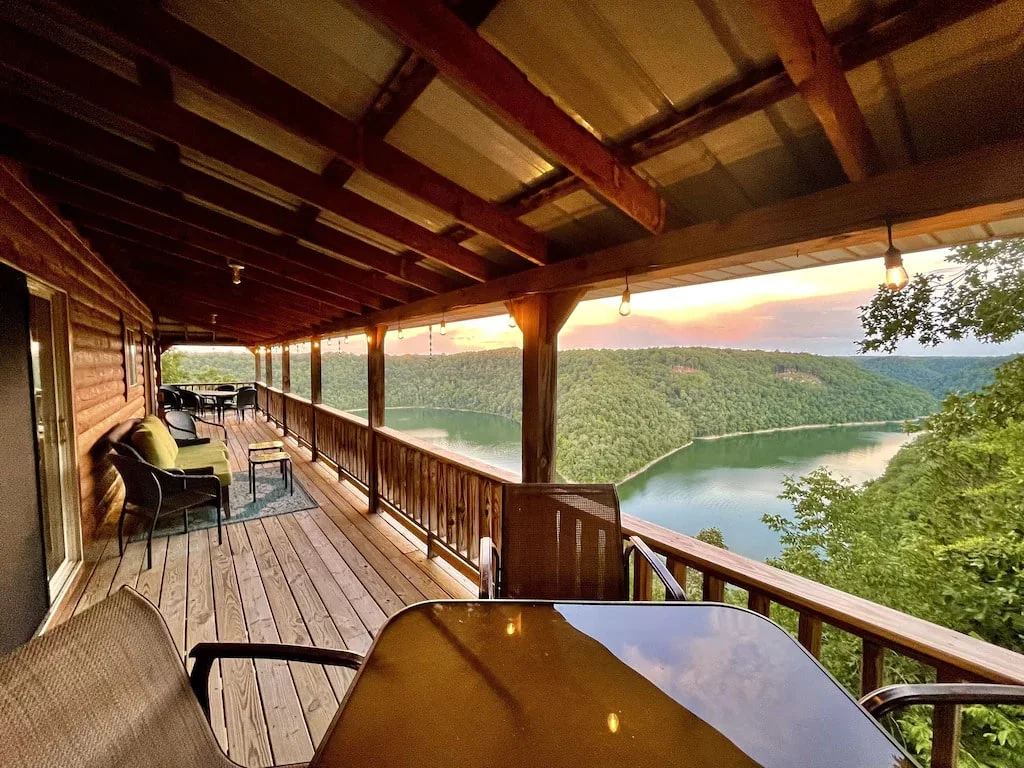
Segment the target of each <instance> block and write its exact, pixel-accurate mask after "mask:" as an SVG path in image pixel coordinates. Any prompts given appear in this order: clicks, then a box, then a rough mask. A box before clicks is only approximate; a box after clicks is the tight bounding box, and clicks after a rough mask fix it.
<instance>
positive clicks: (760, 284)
mask: <svg viewBox="0 0 1024 768" xmlns="http://www.w3.org/2000/svg"><path fill="white" fill-rule="evenodd" d="M945 254H946V250H945V249H942V250H936V251H927V252H924V253H918V254H910V255H907V256H905V257H904V264H905V266H906V268H907V271H908V272H909V273H910V275H911V276H913V275H914V274H916V273H918V272H932V271H935V270H939V269H944V268H948V266H949V265H948V264H947V263H946V261H945V258H944V257H945ZM882 269H883V267H882V261H881V259H870V260H866V261H860V262H851V263H849V264H836V265H832V266H827V267H816V268H814V269H803V270H796V271H792V272H784V273H776V274H770V275H759V276H757V277H747V278H741V279H737V280H728V281H724V282H719V283H708V284H704V285H694V286H687V287H682V288H671V289H668V290H662V291H651V292H648V293H635V294H633V297H632V314H631V315H630V316H629V317H625V318H624V317H620V316H619V314H618V306H619V299H618V298H608V299H595V300H593V301H585V302H582V303H581V304H580V305H579V307H577V309H576V311H575V312H574V313H573V315H572V317H570V318H569V320H568V322H567V323H566V324H565V327H564V328H563V329H562V332H561V334H560V335H559V339H558V344H559V347H560V348H561V349H580V348H629V347H655V346H658V347H660V346H709V347H736V348H741V349H766V350H783V351H792V352H813V353H816V354H823V355H852V354H856V351H857V348H856V345H855V342H856V341H857V340H859V339H860V338H861V337H862V334H861V326H860V312H859V309H858V308H859V307H861V306H863V305H864V304H866V303H867V302H868V301H869V300H870V298H871V296H872V294H873V293H874V291H875V288H876V287H877V285H878V283H879V282H880V280H881V278H882ZM437 330H438V329H437V327H436V326H435V327H434V333H433V351H434V353H435V354H438V353H450V352H466V351H471V350H479V349H497V348H501V347H509V346H521V345H522V336H521V334H520V333H519V331H518V329H515V328H509V327H508V322H507V317H506V316H501V317H492V318H486V319H481V320H469V321H464V322H461V323H449V324H448V334H447V336H444V337H442V336H440V335H439V334H438V332H437ZM404 336H405V338H404V339H401V340H400V339H398V338H397V333H395V332H392V333H389V334H388V338H387V352H388V354H394V355H400V354H425V353H426V352H427V348H428V338H427V329H425V328H422V329H405V330H404ZM353 342H356V339H355V337H353ZM356 343H358V342H356ZM363 346H365V343H364V344H363ZM348 347H351V350H350V349H349V348H348ZM348 347H346V348H344V351H356V349H357V348H356V347H355V346H353V344H349V345H348ZM1022 351H1024V339H1021V340H1015V341H1013V342H1010V343H1008V344H1001V345H993V344H981V343H978V342H975V341H963V342H957V343H949V344H944V345H942V346H940V347H937V348H932V347H928V348H925V347H921V346H920V345H917V344H914V343H906V344H903V345H902V346H901V348H900V352H901V353H902V354H910V355H913V354H918V355H920V354H944V355H995V354H1009V353H1016V352H1022Z"/></svg>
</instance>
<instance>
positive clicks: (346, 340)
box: [345, 336, 348, 344]
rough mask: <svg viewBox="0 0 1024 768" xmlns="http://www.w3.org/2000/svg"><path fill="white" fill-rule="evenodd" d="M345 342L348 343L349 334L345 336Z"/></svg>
mask: <svg viewBox="0 0 1024 768" xmlns="http://www.w3.org/2000/svg"><path fill="white" fill-rule="evenodd" d="M345 343H346V344H348V336H345Z"/></svg>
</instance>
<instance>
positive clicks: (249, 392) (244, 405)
mask: <svg viewBox="0 0 1024 768" xmlns="http://www.w3.org/2000/svg"><path fill="white" fill-rule="evenodd" d="M243 395H244V397H245V402H243ZM250 399H251V402H249V401H250ZM257 406H258V403H257V393H256V387H252V386H249V385H246V386H244V387H239V388H238V392H237V394H236V396H235V406H234V407H235V413H236V414H237V415H238V418H240V419H241V420H242V421H245V412H246V411H247V410H251V411H252V413H253V417H254V418H255V415H256V408H257Z"/></svg>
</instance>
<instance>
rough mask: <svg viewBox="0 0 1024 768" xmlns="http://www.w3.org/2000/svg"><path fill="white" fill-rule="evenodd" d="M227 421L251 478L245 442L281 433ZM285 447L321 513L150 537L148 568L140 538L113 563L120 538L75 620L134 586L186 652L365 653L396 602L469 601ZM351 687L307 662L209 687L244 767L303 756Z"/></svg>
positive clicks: (260, 424) (236, 456) (343, 677)
mask: <svg viewBox="0 0 1024 768" xmlns="http://www.w3.org/2000/svg"><path fill="white" fill-rule="evenodd" d="M226 426H227V427H228V430H229V434H228V437H229V445H230V449H231V460H232V465H233V470H234V471H245V469H246V464H245V453H246V446H247V444H248V443H250V442H257V441H262V440H268V439H274V438H275V437H278V438H279V437H280V435H279V434H277V433H275V431H274V430H273V429H272V428H271V427H270V426H269V425H267V424H266V423H265V422H264V421H263V419H262V417H258V418H257V419H256V420H255V421H253V420H247V421H245V422H236V420H235V417H234V416H229V417H228V420H227V423H226ZM286 446H287V450H288V451H289V452H290V453H291V454H292V457H293V465H294V470H295V477H296V479H297V480H298V482H299V483H300V484H302V485H303V486H304V487H305V488H306V490H307V492H308V493H309V494H310V496H312V497H313V499H314V501H316V503H317V504H318V507H317V508H316V509H312V510H308V511H304V512H295V513H291V514H287V515H280V516H277V517H267V518H262V519H258V520H252V521H248V522H244V523H237V524H233V525H227V526H225V528H224V541H223V544H221V545H219V546H218V544H217V531H216V529H208V530H201V531H192V532H190V533H189V534H188V535H187V536H186V535H185V534H178V535H175V536H167V537H162V538H160V539H154V540H153V567H152V568H151V569H147V568H146V567H145V544H144V542H136V543H132V544H130V545H128V547H127V548H126V551H125V554H124V557H122V558H119V557H118V556H117V543H116V540H115V541H113V543H112V544H110V545H108V546H107V553H110V554H107V556H105V557H104V558H102V559H101V560H100V561H99V563H98V564H97V565H96V567H95V568H94V569H93V571H92V574H91V575H90V576H89V578H88V580H87V581H85V582H84V585H83V586H81V587H80V588H79V589H78V590H77V595H76V596H75V597H73V598H72V599H74V600H76V604H75V605H74V609H73V610H74V612H80V611H82V610H84V609H85V608H87V607H89V606H90V605H93V604H94V603H96V602H98V601H99V600H102V599H103V598H104V597H106V596H107V595H108V594H110V593H111V592H113V591H114V590H116V589H119V588H120V587H122V586H124V585H129V586H132V587H134V588H136V589H138V590H139V591H140V592H141V593H142V594H143V595H145V596H146V597H148V598H149V599H150V600H151V601H152V602H153V603H154V604H156V605H158V606H159V608H160V611H161V613H163V615H164V618H165V619H166V621H167V623H168V625H169V627H170V628H171V633H172V634H173V636H174V640H175V643H176V644H177V646H178V650H179V651H180V652H181V653H182V655H184V653H185V651H186V650H187V649H188V648H191V647H192V646H193V645H195V644H196V643H198V642H202V641H210V640H230V641H244V640H249V641H253V642H284V643H298V644H303V645H315V646H322V647H329V648H352V649H354V650H364V649H366V648H367V647H368V645H369V644H370V639H371V636H372V635H373V633H375V632H376V631H377V630H378V629H379V628H380V627H381V625H382V624H383V623H384V621H385V620H386V619H387V617H388V616H390V615H392V614H394V613H395V612H397V611H399V610H400V609H401V608H402V607H404V606H406V605H409V604H412V603H416V602H420V601H422V600H428V599H435V598H448V597H460V598H463V597H471V596H472V590H471V586H472V585H470V584H469V583H468V582H467V581H466V580H465V579H463V578H462V577H460V576H459V575H458V574H456V573H455V572H454V571H452V570H451V569H449V568H448V567H447V566H445V565H444V564H441V563H438V562H436V561H434V560H428V559H427V557H426V554H425V552H424V550H423V548H422V547H421V545H420V544H419V543H418V542H415V541H412V540H410V539H409V538H407V535H406V534H405V533H404V532H403V531H401V530H400V526H398V524H397V523H395V522H394V521H390V520H389V518H387V516H384V515H373V516H371V515H369V514H368V513H367V510H366V498H365V496H363V495H362V494H361V493H359V492H358V491H357V490H356V489H354V488H353V487H351V486H349V485H348V484H347V483H338V481H337V478H336V476H335V474H334V473H333V472H331V471H330V470H329V469H328V468H327V467H325V466H323V465H321V464H316V463H313V462H312V461H311V460H310V454H309V452H308V451H307V450H305V449H301V448H298V447H297V446H296V445H295V444H294V443H292V442H291V441H286ZM69 613H70V611H69ZM350 679H351V673H350V672H347V671H338V670H328V671H326V672H325V670H324V668H322V667H318V666H312V665H302V664H295V665H289V664H287V663H284V662H273V661H257V662H256V663H255V664H253V663H252V662H249V661H243V660H236V661H224V662H223V663H222V665H221V667H220V668H219V669H217V668H215V669H214V676H213V681H212V684H211V710H212V718H213V722H214V730H215V732H216V733H217V737H218V739H219V740H220V742H221V744H222V746H223V747H224V748H225V750H226V751H227V752H228V754H229V756H230V757H231V758H232V759H233V760H235V761H237V762H239V763H242V764H243V765H250V766H266V765H280V764H287V763H293V762H303V761H307V760H309V758H310V757H311V756H312V754H313V748H314V746H315V745H316V744H317V743H318V742H319V741H320V739H321V737H322V736H323V734H324V731H325V729H326V728H327V726H328V725H329V724H330V722H331V719H332V717H333V716H334V713H335V711H336V709H337V706H338V701H339V700H340V699H341V697H342V695H343V693H344V691H345V687H346V685H347V684H348V682H349V680H350Z"/></svg>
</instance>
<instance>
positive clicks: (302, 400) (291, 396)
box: [281, 392, 313, 405]
mask: <svg viewBox="0 0 1024 768" xmlns="http://www.w3.org/2000/svg"><path fill="white" fill-rule="evenodd" d="M281 394H282V395H284V396H285V397H287V398H288V399H289V400H294V401H295V402H297V403H305V404H306V405H312V404H313V401H312V400H310V399H309V398H308V397H303V396H302V395H296V394H295V393H294V392H282V393H281Z"/></svg>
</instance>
